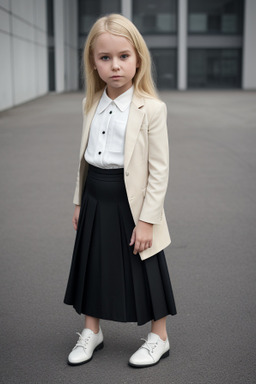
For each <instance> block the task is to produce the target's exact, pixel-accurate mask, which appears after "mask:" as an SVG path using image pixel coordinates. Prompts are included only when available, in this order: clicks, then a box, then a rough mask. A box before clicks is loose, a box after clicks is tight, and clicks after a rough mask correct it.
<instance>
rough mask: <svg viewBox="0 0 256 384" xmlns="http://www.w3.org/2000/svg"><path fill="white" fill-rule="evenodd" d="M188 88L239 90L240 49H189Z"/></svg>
mask: <svg viewBox="0 0 256 384" xmlns="http://www.w3.org/2000/svg"><path fill="white" fill-rule="evenodd" d="M188 87H189V88H240V87H241V49H189V52H188Z"/></svg>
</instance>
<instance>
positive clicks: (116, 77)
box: [111, 76, 121, 79]
mask: <svg viewBox="0 0 256 384" xmlns="http://www.w3.org/2000/svg"><path fill="white" fill-rule="evenodd" d="M120 78H121V76H111V79H120Z"/></svg>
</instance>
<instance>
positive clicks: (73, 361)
mask: <svg viewBox="0 0 256 384" xmlns="http://www.w3.org/2000/svg"><path fill="white" fill-rule="evenodd" d="M77 334H78V335H79V339H78V341H77V343H76V345H75V346H74V348H73V349H72V351H71V352H70V354H69V355H68V364H69V365H80V364H84V363H87V362H88V361H90V360H91V359H92V357H93V352H94V351H98V350H99V349H102V348H103V346H104V344H103V334H102V330H101V328H100V329H99V332H98V333H94V332H93V331H92V330H91V329H89V328H85V329H83V331H82V334H80V333H78V332H77Z"/></svg>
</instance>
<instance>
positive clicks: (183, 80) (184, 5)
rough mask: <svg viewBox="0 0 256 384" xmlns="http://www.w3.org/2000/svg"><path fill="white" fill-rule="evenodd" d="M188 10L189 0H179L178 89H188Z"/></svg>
mask: <svg viewBox="0 0 256 384" xmlns="http://www.w3.org/2000/svg"><path fill="white" fill-rule="evenodd" d="M187 12H188V1H187V0H178V31H177V33H178V35H177V38H178V65H177V68H178V89H179V90H181V91H182V90H185V89H187Z"/></svg>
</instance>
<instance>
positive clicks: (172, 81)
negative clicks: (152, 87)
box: [150, 48, 177, 89]
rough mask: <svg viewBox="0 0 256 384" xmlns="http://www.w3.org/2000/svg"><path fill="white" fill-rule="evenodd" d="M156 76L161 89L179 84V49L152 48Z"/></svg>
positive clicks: (158, 86)
mask: <svg viewBox="0 0 256 384" xmlns="http://www.w3.org/2000/svg"><path fill="white" fill-rule="evenodd" d="M150 52H151V57H152V61H153V68H154V71H153V72H154V74H155V76H154V78H155V82H156V85H157V88H159V89H171V88H176V86H177V50H176V49H165V48H162V49H161V48H158V49H151V50H150Z"/></svg>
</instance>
